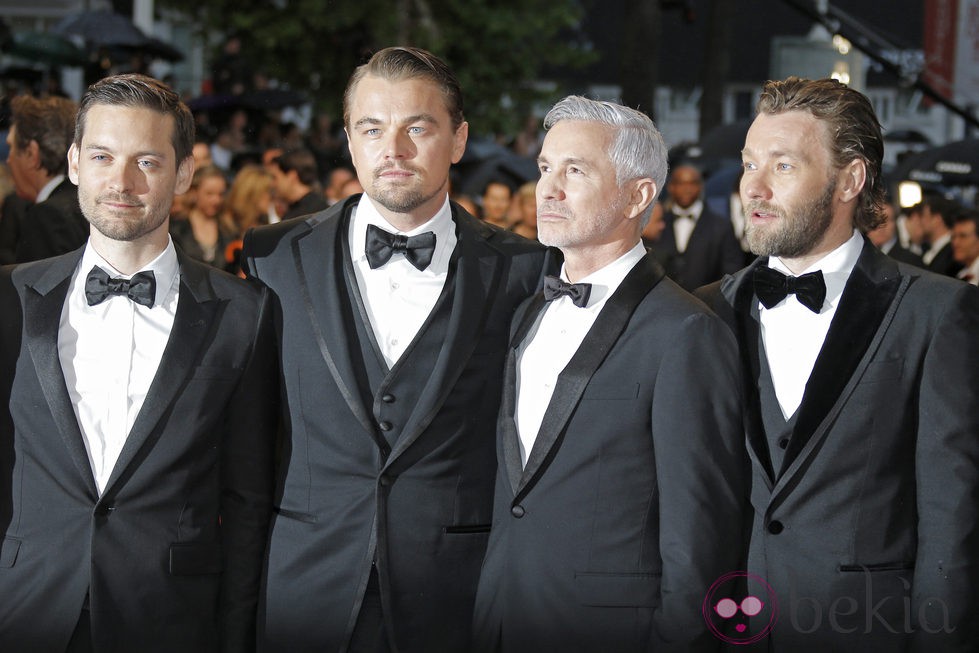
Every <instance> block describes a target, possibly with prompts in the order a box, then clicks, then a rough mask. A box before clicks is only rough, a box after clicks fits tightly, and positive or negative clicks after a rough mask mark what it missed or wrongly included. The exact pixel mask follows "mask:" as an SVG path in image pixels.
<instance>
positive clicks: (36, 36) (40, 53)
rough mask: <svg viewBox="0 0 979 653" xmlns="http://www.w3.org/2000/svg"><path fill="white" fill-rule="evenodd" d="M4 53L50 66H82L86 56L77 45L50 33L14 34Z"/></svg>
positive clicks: (86, 59) (86, 58)
mask: <svg viewBox="0 0 979 653" xmlns="http://www.w3.org/2000/svg"><path fill="white" fill-rule="evenodd" d="M6 53H7V54H8V55H10V56H12V57H17V58H18V59H24V60H26V61H32V62H35V63H42V64H49V65H52V66H82V65H84V64H85V63H86V62H87V61H88V55H86V53H85V51H84V50H82V49H81V48H79V47H78V46H77V45H75V44H74V43H72V42H71V41H69V40H68V39H66V38H64V37H63V36H58V35H57V34H51V33H50V32H22V33H20V34H15V35H14V37H13V41H12V42H11V43H10V45H9V47H8V48H7V50H6Z"/></svg>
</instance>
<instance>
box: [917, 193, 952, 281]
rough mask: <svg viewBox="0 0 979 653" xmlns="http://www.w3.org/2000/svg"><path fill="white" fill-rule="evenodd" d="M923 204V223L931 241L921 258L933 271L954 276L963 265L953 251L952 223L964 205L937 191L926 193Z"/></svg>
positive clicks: (926, 235) (926, 236)
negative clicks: (961, 205) (956, 258)
mask: <svg viewBox="0 0 979 653" xmlns="http://www.w3.org/2000/svg"><path fill="white" fill-rule="evenodd" d="M921 204H922V211H921V224H922V226H923V227H924V232H925V238H926V239H927V240H928V243H929V246H928V251H926V252H925V253H924V254H922V256H921V259H922V260H923V261H924V262H925V265H926V266H928V269H929V270H931V271H932V272H934V273H936V274H944V275H946V276H949V277H954V276H956V275H957V274H958V273H959V270H961V269H962V266H961V265H960V264H959V263H958V261H956V260H955V256H954V254H953V252H952V225H953V224H954V223H955V216H956V215H957V214H958V213H959V212H960V211H961V210H962V207H960V206H959V205H958V204H957V203H956V202H954V201H953V200H950V199H947V198H945V197H942V196H941V195H939V194H937V193H928V194H926V195H925V197H924V199H923V200H922V202H921Z"/></svg>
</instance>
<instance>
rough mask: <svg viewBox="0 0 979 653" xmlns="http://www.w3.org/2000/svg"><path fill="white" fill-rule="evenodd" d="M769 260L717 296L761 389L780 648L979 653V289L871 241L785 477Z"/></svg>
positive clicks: (814, 377)
mask: <svg viewBox="0 0 979 653" xmlns="http://www.w3.org/2000/svg"><path fill="white" fill-rule="evenodd" d="M766 262H767V259H760V260H759V261H757V262H756V263H755V264H754V265H752V266H750V267H748V268H746V269H745V270H742V271H740V272H738V273H737V274H735V275H733V276H729V277H727V278H725V279H724V280H723V281H722V282H720V283H718V284H714V285H713V286H711V287H708V288H705V289H703V291H702V296H703V297H705V298H706V299H707V300H708V303H709V304H711V305H712V306H713V307H715V309H716V310H717V311H718V313H719V314H721V315H722V317H725V318H726V320H727V321H728V322H729V324H730V325H731V326H732V328H733V329H734V332H735V333H736V334H737V337H738V340H739V345H740V348H741V355H742V359H743V364H744V374H745V375H746V379H747V380H746V385H747V387H748V403H747V412H746V417H747V419H746V424H747V438H748V445H749V451H750V453H751V459H752V463H753V479H752V504H753V506H754V510H755V520H754V527H753V532H752V539H751V546H750V554H749V566H748V570H749V571H750V572H753V573H755V574H757V575H759V576H762V577H763V578H765V579H767V581H768V583H769V584H770V585H771V586H772V588H773V589H774V591H775V593H776V594H777V596H778V601H779V604H780V605H779V609H780V614H779V618H778V622H777V624H775V628H774V630H773V632H772V634H771V636H770V638H768V640H767V642H768V645H769V648H770V649H772V650H775V651H804V652H806V651H827V650H834V651H851V650H853V651H855V650H860V651H899V650H905V649H907V648H908V647H910V648H911V649H913V650H920V651H941V650H974V649H975V646H976V643H977V642H979V630H977V628H979V620H977V619H976V616H977V615H979V528H977V526H976V524H977V519H979V514H977V512H979V411H977V410H976V406H977V405H979V366H977V365H976V361H979V337H977V334H979V290H977V289H976V288H974V287H971V286H968V285H966V284H964V283H962V282H959V281H956V280H953V279H947V278H944V277H940V276H937V275H934V274H932V273H929V272H926V271H924V270H922V269H920V268H915V267H911V266H907V265H904V264H901V263H898V262H896V261H894V260H893V259H890V258H888V257H887V256H885V255H884V254H882V253H881V252H879V251H878V250H877V249H876V248H875V247H873V245H872V244H871V243H870V241H869V240H866V239H865V241H864V246H863V250H862V252H861V254H860V258H859V259H858V261H857V264H856V266H855V267H854V269H853V272H852V273H851V275H850V278H849V280H848V281H847V284H846V287H845V289H844V291H843V295H842V297H841V299H840V301H839V305H838V307H837V310H836V314H835V316H834V318H833V321H832V324H831V325H830V328H829V332H828V334H827V336H826V340H825V341H824V343H823V346H822V349H821V350H820V353H819V356H818V358H817V359H816V363H815V365H814V367H813V370H812V374H811V375H810V377H809V380H808V383H807V384H806V389H805V393H804V395H803V398H802V403H801V405H800V407H799V409H798V411H797V413H796V422H795V426H794V429H793V431H792V433H791V435H790V437H789V440H788V443H787V447H786V449H785V451H784V459H783V464H782V465H781V467H780V468H779V469H774V468H773V466H772V463H771V457H770V455H769V449H768V442H767V440H766V434H765V432H764V428H763V427H762V419H761V416H760V402H759V393H758V378H759V369H760V365H762V364H765V361H764V360H763V357H764V351H763V348H762V346H761V345H760V344H759V336H758V328H759V325H758V321H757V319H756V318H755V317H754V315H757V310H756V309H753V308H752V305H753V304H757V301H758V300H757V298H756V297H755V295H754V290H753V288H752V282H751V279H752V272H753V270H754V268H755V266H757V265H764V264H766ZM756 626H757V625H756ZM945 631H952V632H950V633H949V632H945Z"/></svg>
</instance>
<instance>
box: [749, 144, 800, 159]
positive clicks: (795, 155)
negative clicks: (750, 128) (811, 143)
mask: <svg viewBox="0 0 979 653" xmlns="http://www.w3.org/2000/svg"><path fill="white" fill-rule="evenodd" d="M753 155H754V152H752V151H751V148H749V147H745V148H743V149H742V150H741V156H753ZM767 156H770V157H774V158H776V159H778V158H789V159H796V160H799V161H808V160H809V157H807V156H806V153H805V151H802V150H800V151H797V152H791V151H788V150H771V151H769V152H768V153H767Z"/></svg>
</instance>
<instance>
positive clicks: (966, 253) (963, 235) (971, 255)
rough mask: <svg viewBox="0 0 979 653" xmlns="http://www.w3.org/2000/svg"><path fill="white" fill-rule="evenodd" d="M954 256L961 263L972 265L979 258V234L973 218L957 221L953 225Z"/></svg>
mask: <svg viewBox="0 0 979 653" xmlns="http://www.w3.org/2000/svg"><path fill="white" fill-rule="evenodd" d="M952 256H953V257H954V258H955V262H956V263H959V264H961V265H966V266H968V265H972V262H973V261H975V260H976V258H979V234H976V223H975V222H973V221H972V220H966V221H963V222H956V223H955V226H953V227H952Z"/></svg>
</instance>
